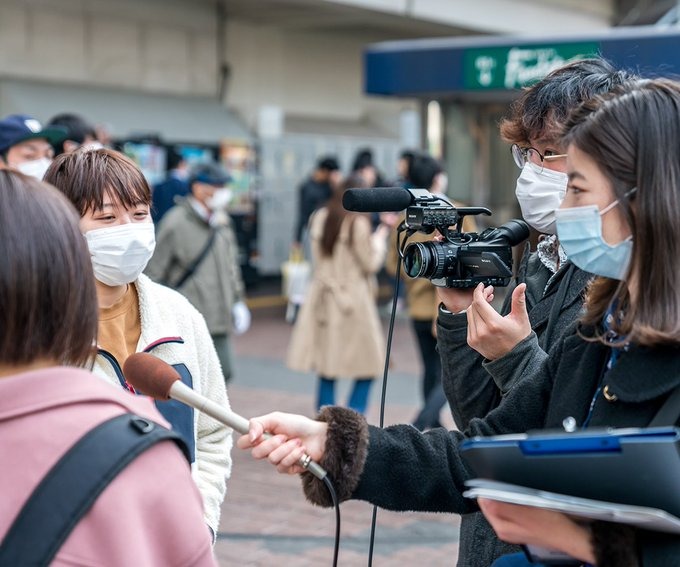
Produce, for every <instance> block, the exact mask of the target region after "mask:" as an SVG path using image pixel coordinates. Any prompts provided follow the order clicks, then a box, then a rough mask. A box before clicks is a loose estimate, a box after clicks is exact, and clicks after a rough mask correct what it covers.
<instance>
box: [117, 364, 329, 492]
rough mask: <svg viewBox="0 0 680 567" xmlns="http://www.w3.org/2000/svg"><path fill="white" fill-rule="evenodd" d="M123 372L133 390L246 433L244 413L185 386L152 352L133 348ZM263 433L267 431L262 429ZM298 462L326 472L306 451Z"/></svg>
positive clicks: (322, 473)
mask: <svg viewBox="0 0 680 567" xmlns="http://www.w3.org/2000/svg"><path fill="white" fill-rule="evenodd" d="M123 374H124V376H125V379H126V380H127V381H128V382H129V383H130V384H131V385H132V386H133V387H134V389H135V390H137V391H139V392H141V393H143V394H145V395H147V396H150V397H152V398H154V399H155V400H161V401H166V400H169V399H173V400H177V401H179V402H182V403H183V404H186V405H188V406H190V407H192V408H194V409H196V410H198V411H200V412H203V413H205V414H207V415H209V416H210V417H212V418H213V419H216V420H217V421H219V422H220V423H223V424H224V425H228V426H229V427H231V428H232V429H233V430H234V431H238V432H239V433H243V434H246V433H248V429H249V424H248V420H247V419H246V418H245V417H241V416H240V415H238V414H236V413H234V412H233V411H231V410H229V409H227V408H224V407H222V406H220V405H219V404H217V403H215V402H213V401H212V400H210V399H208V398H206V397H205V396H203V395H201V394H199V393H198V392H195V391H194V390H192V389H191V388H189V386H187V385H186V384H184V383H183V382H182V380H181V379H180V376H179V374H178V373H177V371H176V370H175V369H174V368H173V367H172V366H170V365H169V364H168V363H167V362H164V361H162V360H161V359H160V358H157V357H155V356H153V355H152V354H149V353H147V352H137V353H135V354H132V355H130V356H129V357H128V358H127V360H126V361H125V363H124V364H123ZM265 437H271V435H269V434H268V433H265ZM299 464H300V466H302V467H303V468H304V469H305V470H308V471H309V472H310V473H312V474H313V475H314V476H315V477H316V478H318V479H320V480H323V479H324V477H325V476H326V471H325V470H324V469H323V468H321V467H320V466H319V465H318V464H317V463H315V462H314V461H312V459H311V458H310V456H309V455H303V456H302V457H301V458H300V461H299Z"/></svg>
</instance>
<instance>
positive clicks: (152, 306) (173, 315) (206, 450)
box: [93, 275, 232, 534]
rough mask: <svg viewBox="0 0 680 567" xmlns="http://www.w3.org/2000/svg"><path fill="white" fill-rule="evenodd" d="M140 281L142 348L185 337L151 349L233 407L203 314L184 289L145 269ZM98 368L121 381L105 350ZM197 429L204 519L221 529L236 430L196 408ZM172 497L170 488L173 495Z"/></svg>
mask: <svg viewBox="0 0 680 567" xmlns="http://www.w3.org/2000/svg"><path fill="white" fill-rule="evenodd" d="M135 285H136V287H137V293H138V295H139V313H140V317H141V323H142V332H141V336H140V338H139V343H138V344H137V352H142V351H144V350H145V349H146V348H147V347H148V346H149V345H152V344H153V343H156V342H157V341H159V340H160V339H164V338H170V337H181V338H182V339H183V340H184V344H179V343H176V342H171V343H166V344H160V345H158V346H155V347H154V348H153V350H152V354H153V355H154V356H157V357H158V358H160V359H162V360H163V361H165V362H167V363H168V364H179V363H183V364H184V365H186V367H187V368H188V369H189V372H190V373H191V375H192V379H193V388H194V390H196V392H198V393H200V394H203V395H204V396H206V397H207V398H209V399H211V400H213V401H214V402H216V403H217V404H218V405H220V406H222V407H225V408H229V400H228V399H227V391H226V388H225V385H224V378H223V376H222V369H221V368H220V363H219V360H218V358H217V353H216V352H215V348H214V347H213V342H212V339H211V338H210V333H209V332H208V328H207V326H206V324H205V320H204V319H203V316H202V315H201V314H200V313H199V312H198V311H197V310H196V309H195V308H194V307H193V306H192V305H191V304H190V303H189V301H188V300H187V299H186V298H185V297H184V296H183V295H181V294H179V293H177V292H176V291H174V290H172V289H170V288H167V287H165V286H162V285H160V284H157V283H155V282H153V281H151V280H150V279H149V278H148V277H146V276H144V275H141V276H139V279H137V281H136V282H135ZM93 372H94V373H95V374H97V375H99V376H101V377H103V378H105V379H106V380H108V381H109V382H111V384H114V385H115V386H117V387H118V388H120V387H121V384H120V381H119V379H118V376H117V374H116V369H115V367H114V365H113V364H112V363H111V362H110V361H109V360H107V359H106V358H105V357H104V356H103V355H101V354H99V355H97V358H96V360H95V365H94V369H93ZM194 432H195V434H194V435H195V441H196V458H195V460H194V463H193V464H192V476H193V478H194V481H195V482H196V485H197V486H198V489H199V491H200V492H201V495H202V496H203V505H204V514H205V521H206V523H207V524H208V525H209V526H210V528H211V529H212V530H213V532H214V533H215V534H216V533H217V530H218V527H219V522H220V507H221V505H222V501H223V500H224V496H225V493H226V481H227V479H228V478H229V476H230V474H231V455H230V452H231V445H232V430H231V429H230V428H229V427H226V426H225V425H222V424H220V423H218V422H217V421H215V420H214V419H212V418H210V417H208V416H206V415H205V414H202V413H200V412H197V411H194ZM171 497H172V495H171V494H168V498H171Z"/></svg>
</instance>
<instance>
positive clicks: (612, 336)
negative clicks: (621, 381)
mask: <svg viewBox="0 0 680 567" xmlns="http://www.w3.org/2000/svg"><path fill="white" fill-rule="evenodd" d="M616 305H617V302H614V303H612V304H611V305H610V306H609V308H608V309H607V312H606V313H605V314H604V317H603V321H602V326H603V327H604V330H605V337H606V338H607V342H608V343H614V342H618V343H619V344H620V342H621V341H620V339H621V338H622V337H620V336H619V335H618V334H616V332H615V331H614V330H613V329H612V323H613V322H614V316H615V315H614V313H615V311H616ZM618 315H619V317H620V316H621V314H620V313H619V314H618ZM627 350H628V343H624V344H623V346H619V347H612V346H610V347H609V359H608V360H607V364H606V365H605V368H604V370H603V371H602V374H601V376H600V380H599V382H598V384H597V389H596V390H595V393H594V394H593V398H592V399H591V400H590V407H589V408H588V415H587V416H586V419H585V420H584V422H583V425H582V426H581V429H585V428H586V427H588V425H589V424H590V420H591V419H592V417H593V411H594V410H595V403H596V402H597V399H598V398H599V396H600V393H601V392H602V382H604V377H605V376H606V375H607V372H609V371H610V370H611V369H612V368H614V365H615V364H616V361H617V360H618V359H619V356H621V353H622V352H625V351H627Z"/></svg>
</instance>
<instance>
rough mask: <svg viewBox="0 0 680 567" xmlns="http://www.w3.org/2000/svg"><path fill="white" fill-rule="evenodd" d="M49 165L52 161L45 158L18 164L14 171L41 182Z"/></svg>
mask: <svg viewBox="0 0 680 567" xmlns="http://www.w3.org/2000/svg"><path fill="white" fill-rule="evenodd" d="M51 164H52V160H51V159H49V158H46V157H45V158H40V159H34V160H31V161H25V162H23V163H20V164H19V165H17V166H16V169H17V171H20V172H21V173H23V174H24V175H28V176H29V177H35V178H36V179H37V180H38V181H42V180H43V177H45V172H46V171H47V169H48V168H49V167H50V165H51Z"/></svg>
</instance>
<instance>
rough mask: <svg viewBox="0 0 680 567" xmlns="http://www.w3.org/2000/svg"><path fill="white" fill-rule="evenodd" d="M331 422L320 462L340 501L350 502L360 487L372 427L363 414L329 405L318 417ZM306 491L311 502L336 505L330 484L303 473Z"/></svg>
mask: <svg viewBox="0 0 680 567" xmlns="http://www.w3.org/2000/svg"><path fill="white" fill-rule="evenodd" d="M317 420H319V421H325V422H326V423H328V437H327V439H326V448H325V451H324V456H323V458H322V459H321V462H320V463H319V464H320V465H321V466H322V467H323V468H324V469H325V470H326V472H328V479H329V480H330V481H331V482H332V483H333V487H334V488H335V492H336V493H337V495H338V501H339V502H343V501H345V500H349V499H350V498H351V497H352V494H353V493H354V491H355V490H356V487H357V485H358V484H359V478H360V477H361V473H362V471H363V470H364V463H365V462H366V455H367V453H368V424H367V423H366V419H365V418H364V417H363V416H362V415H361V414H359V413H357V412H355V411H353V410H349V409H345V408H339V407H333V406H327V407H324V408H322V409H321V412H319V415H318V417H317ZM302 488H303V489H304V492H305V496H306V497H307V500H309V501H310V502H312V503H313V504H316V505H317V506H322V507H324V508H330V507H331V506H333V501H332V500H331V497H330V494H328V489H327V488H326V485H325V484H324V483H323V482H322V481H320V480H319V479H317V478H316V477H314V476H313V475H312V474H311V473H309V472H305V473H302Z"/></svg>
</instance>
